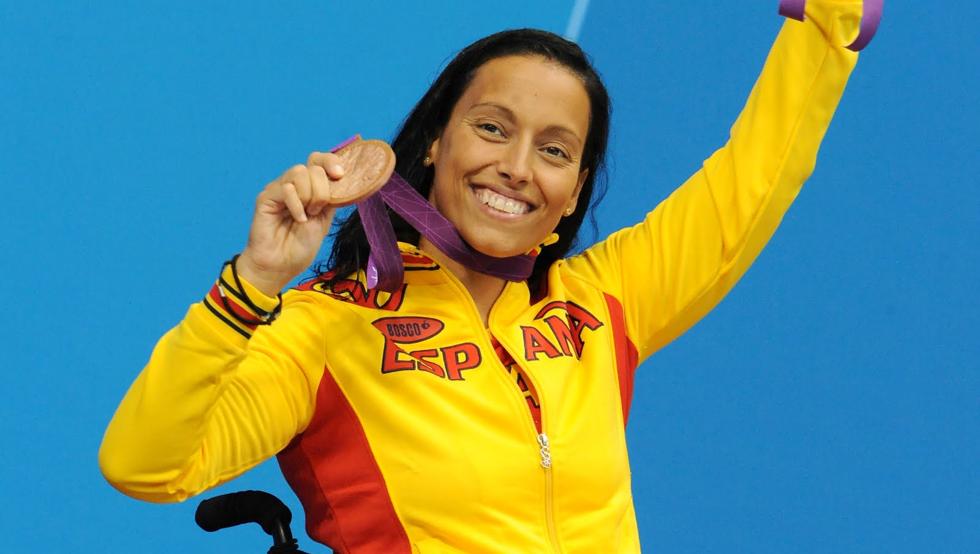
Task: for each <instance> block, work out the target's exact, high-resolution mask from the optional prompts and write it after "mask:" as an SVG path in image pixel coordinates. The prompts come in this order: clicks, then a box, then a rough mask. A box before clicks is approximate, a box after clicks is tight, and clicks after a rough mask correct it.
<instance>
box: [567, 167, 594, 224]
mask: <svg viewBox="0 0 980 554" xmlns="http://www.w3.org/2000/svg"><path fill="white" fill-rule="evenodd" d="M588 178H589V170H588V169H583V170H582V171H581V172H579V174H578V182H577V183H575V190H574V191H573V192H572V197H571V198H570V199H569V200H568V206H566V207H565V213H566V214H567V215H572V214H573V213H575V208H576V207H578V195H579V193H581V192H582V185H584V184H585V180H586V179H588Z"/></svg>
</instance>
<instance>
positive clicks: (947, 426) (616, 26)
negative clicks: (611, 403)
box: [0, 0, 980, 554]
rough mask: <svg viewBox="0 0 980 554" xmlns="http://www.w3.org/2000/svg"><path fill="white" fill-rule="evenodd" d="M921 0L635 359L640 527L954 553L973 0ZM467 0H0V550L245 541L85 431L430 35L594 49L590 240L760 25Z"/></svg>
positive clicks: (978, 531)
mask: <svg viewBox="0 0 980 554" xmlns="http://www.w3.org/2000/svg"><path fill="white" fill-rule="evenodd" d="M945 4H946V3H927V2H889V3H888V5H887V6H886V11H885V19H884V22H883V24H882V28H881V30H880V32H879V35H878V37H877V38H876V39H875V41H874V43H873V44H872V45H871V46H870V47H869V48H868V50H867V51H866V52H865V54H864V55H863V56H862V60H861V63H860V64H859V67H858V70H857V72H856V73H855V74H854V77H853V79H852V81H851V83H850V85H849V89H848V91H847V93H846V94H845V96H844V100H843V102H842V104H841V107H840V110H839V112H838V114H837V116H836V119H835V121H834V123H833V125H832V126H831V128H830V131H829V133H828V135H827V138H826V141H825V143H824V147H823V149H822V151H821V156H820V160H819V163H818V167H817V170H816V172H815V174H814V175H813V177H812V178H811V180H810V182H809V184H808V185H807V187H806V188H805V189H804V192H803V193H802V194H801V196H800V198H799V200H798V201H797V204H796V205H795V206H794V207H793V209H792V210H791V211H790V213H789V214H788V216H787V217H786V219H785V221H784V223H783V225H782V227H781V229H780V231H779V232H778V233H777V234H776V237H775V238H774V239H773V241H772V242H771V244H770V246H769V247H768V248H767V250H766V251H765V252H764V253H763V254H762V256H760V258H759V260H758V262H757V263H756V265H755V266H754V267H753V268H752V269H751V270H750V271H749V272H748V274H747V275H746V277H745V278H744V279H743V281H742V282H741V283H740V284H739V285H738V286H737V287H736V288H735V290H734V291H733V293H732V294H731V295H730V296H729V298H728V299H726V300H725V301H724V302H723V303H722V304H721V305H720V306H719V307H718V308H717V309H716V310H715V311H714V312H713V313H711V314H710V315H709V316H708V317H707V318H706V319H705V320H704V321H703V322H702V323H700V324H699V325H698V326H697V327H695V328H694V329H693V330H692V331H691V332H689V333H688V334H686V335H685V336H684V337H682V338H681V339H679V340H678V341H676V342H675V343H674V344H672V345H670V346H669V347H667V348H666V349H664V350H663V351H662V352H660V353H659V354H658V355H656V356H655V357H654V358H652V359H651V360H650V361H649V362H648V363H646V364H645V365H644V366H642V367H641V368H640V370H639V372H638V381H637V385H636V392H635V399H634V408H633V414H632V418H631V422H630V427H629V429H628V435H629V437H628V438H629V443H630V446H631V459H632V465H633V478H634V485H633V487H634V493H635V497H636V508H637V514H638V519H639V523H640V531H641V535H642V540H643V543H644V546H645V548H646V549H647V550H649V551H652V552H661V553H711V552H717V553H731V552H773V553H783V552H806V553H818V552H820V553H822V552H833V553H841V552H890V553H894V552H916V553H921V552H931V553H947V552H948V553H962V552H978V551H980V526H978V525H977V522H978V521H980V472H978V471H977V467H978V462H980V433H978V428H980V362H978V355H980V336H978V331H977V329H978V327H977V325H978V317H977V313H978V308H980V300H978V299H980V295H978V292H977V289H978V287H977V274H978V269H980V253H978V248H977V237H978V236H980V221H978V219H980V202H978V200H977V196H976V191H977V188H978V185H980V182H978V177H977V176H978V175H980V156H978V153H980V132H978V130H977V127H978V123H980V110H978V108H977V105H978V103H977V101H976V98H977V91H978V89H980V87H978V84H980V78H978V72H977V67H978V66H980V59H978V58H980V56H978V53H980V47H978V38H977V37H978V36H980V34H978V33H977V31H976V28H975V23H976V21H978V20H980V8H978V7H977V5H976V4H975V3H963V4H961V5H958V6H956V9H955V11H954V10H953V9H950V8H947V7H946V5H945ZM490 6H491V5H490V4H487V3H477V2H458V1H449V0H441V1H429V2H426V3H425V4H415V5H406V4H405V3H397V2H390V3H385V2H344V3H341V2H326V1H321V2H312V1H306V2H289V3H280V4H273V3H268V2H254V1H239V2H224V3H218V2H215V3H206V5H202V3H192V2H177V3H175V2H140V3H132V2H118V1H104V2H99V3H88V5H79V4H78V3H68V2H65V3H59V2H47V1H37V2H31V3H23V2H17V3H15V2H6V1H4V2H0V186H2V189H0V190H2V198H3V200H4V204H3V210H2V214H3V215H2V217H0V225H2V232H0V245H2V251H0V252H2V255H0V263H2V264H3V267H2V271H0V276H2V279H3V281H2V288H0V290H2V292H3V296H4V298H5V302H4V304H5V311H4V316H3V317H2V323H0V325H2V333H0V337H2V340H3V345H4V348H3V350H4V352H6V353H7V354H6V355H5V356H4V360H3V362H2V375H3V379H4V381H5V386H3V387H2V388H0V421H2V422H3V429H4V435H5V441H4V444H3V446H2V448H0V479H2V488H0V491H2V494H3V498H4V502H2V503H0V551H4V552H24V551H29V550H31V549H33V548H36V549H37V550H40V551H47V552H89V551H92V552H94V551H99V552H119V553H122V552H144V553H161V554H162V553H169V552H178V551H179V552H216V551H221V552H262V551H264V550H265V548H266V547H267V544H266V541H265V539H264V538H263V536H262V534H261V531H259V530H258V529H257V528H254V529H249V528H241V529H235V530H229V531H226V532H222V533H220V534H216V535H205V534H204V533H202V532H200V531H198V530H197V529H196V527H195V526H194V524H193V516H192V514H193V510H194V506H195V504H196V503H195V502H188V503H185V504H183V505H151V504H145V503H141V502H137V501H134V500H131V499H128V498H126V497H124V496H122V495H120V494H119V493H117V492H116V491H114V490H113V489H112V488H110V487H109V486H108V485H107V484H106V483H105V482H104V481H103V480H102V478H101V476H100V474H99V471H98V467H97V463H96V452H97V449H98V445H99V442H100V440H101V436H102V432H103V430H104V428H105V425H106V423H107V422H108V420H109V418H110V417H111V415H112V412H113V410H114V408H115V405H116V404H117V402H118V401H119V399H120V398H121V397H122V395H123V393H124V392H125V390H126V388H127V386H128V384H129V383H130V382H131V380H132V379H133V377H134V376H135V374H136V373H137V372H138V371H139V369H140V368H141V367H142V365H143V363H144V362H145V361H146V359H147V357H148V355H149V352H150V350H151V348H152V346H153V344H154V342H155V341H156V339H157V338H158V337H159V336H160V335H161V334H162V333H163V332H164V331H165V330H166V329H167V328H169V327H170V326H172V325H174V324H175V323H176V322H177V321H178V320H179V318H180V317H181V315H182V314H183V312H184V311H185V309H186V307H187V305H188V304H190V303H192V302H194V301H196V300H198V299H199V298H200V297H201V296H202V295H203V293H204V292H205V290H206V289H207V288H208V286H209V284H210V282H211V279H212V278H213V277H214V276H215V275H216V272H217V269H218V266H219V264H220V263H221V262H222V261H223V260H225V259H227V258H228V257H229V256H230V255H231V254H232V253H234V252H236V251H238V250H240V249H241V247H242V246H243V244H244V240H245V237H246V230H247V226H248V222H249V218H250V213H251V207H252V203H253V201H254V197H255V195H256V194H257V192H258V191H259V190H260V189H261V187H262V186H263V185H264V183H266V182H267V181H268V180H270V179H272V178H274V177H275V176H276V175H278V174H279V173H280V172H281V171H282V170H283V169H285V168H286V167H288V166H289V165H291V164H293V163H297V162H300V161H302V160H304V159H305V157H306V155H307V153H308V152H309V151H311V150H314V149H323V148H326V147H328V146H330V145H331V144H333V143H335V142H336V141H337V140H338V139H340V138H343V137H346V136H348V135H350V134H352V133H354V132H360V133H362V134H363V135H365V136H369V137H380V138H386V137H390V136H391V135H392V132H393V130H394V129H395V127H396V126H397V124H398V123H399V122H400V120H401V118H402V117H403V115H404V114H405V113H406V112H407V110H408V109H409V107H410V106H411V105H412V104H413V103H414V101H415V100H416V99H417V98H418V96H419V95H420V94H421V92H422V91H423V90H424V89H425V88H426V87H427V85H428V83H429V82H430V81H431V79H432V78H433V77H434V76H435V74H436V72H437V71H438V70H439V68H440V67H441V66H442V65H443V64H444V63H445V62H446V60H447V59H448V58H449V57H450V56H451V55H452V54H453V53H454V52H455V51H456V50H458V49H459V48H461V47H462V46H464V45H465V44H467V43H469V42H471V41H472V40H474V39H476V38H479V37H481V36H484V35H486V34H489V33H491V32H494V31H497V30H500V29H503V28H509V27H518V26H533V27H540V28H544V29H548V30H552V31H555V32H559V33H563V32H566V31H567V32H569V33H570V34H575V35H577V38H578V40H579V42H580V43H581V44H582V45H583V47H584V48H585V49H586V50H587V51H589V52H590V53H591V54H592V55H593V57H594V58H595V62H596V64H597V66H598V68H599V69H600V71H601V72H602V73H603V75H604V76H605V78H606V80H607V83H608V86H609V88H610V90H611V93H612V96H613V99H614V107H615V118H614V122H613V125H614V132H613V137H612V148H611V158H612V174H611V187H610V191H609V194H608V196H607V198H606V200H605V203H604V204H603V205H602V207H601V209H600V210H599V212H598V219H599V222H600V229H599V236H600V237H601V236H604V235H605V234H607V233H608V232H610V231H612V230H614V229H617V228H619V227H622V226H624V225H627V224H630V223H632V222H634V221H636V220H638V219H639V218H640V217H642V215H643V214H644V212H645V211H647V210H648V209H650V208H652V207H653V206H654V205H655V204H656V203H657V202H658V201H659V200H660V199H662V198H664V197H665V196H666V195H667V194H668V193H669V192H670V191H671V190H672V189H673V187H675V186H677V185H678V184H679V183H681V182H682V181H683V180H684V179H685V178H686V177H687V176H688V175H689V174H690V173H691V172H693V171H694V170H695V169H696V168H697V167H698V164H699V163H700V162H701V160H702V159H704V158H705V157H706V156H707V155H708V154H710V153H711V152H712V151H713V150H714V149H715V148H717V147H718V146H720V145H721V144H722V143H723V142H724V140H725V138H726V135H727V131H728V127H729V125H730V124H731V122H732V121H734V118H735V116H736V115H737V114H738V112H739V109H740V107H741V105H742V102H743V101H744V99H745V97H746V95H747V94H748V91H749V89H750V87H751V85H752V83H753V81H754V79H755V76H756V74H757V72H758V71H759V69H760V68H761V66H762V62H763V60H764V58H765V55H766V52H767V50H768V47H769V45H770V43H771V41H772V39H773V38H774V36H775V34H776V32H777V30H778V27H779V25H780V24H781V22H782V19H781V18H780V17H778V16H777V15H776V13H775V12H776V0H765V1H755V2H744V1H740V0H717V1H712V2H708V1H691V2H617V1H613V0H593V1H592V2H591V3H589V2H584V1H578V2H573V1H572V0H562V1H557V0H556V1H552V2H540V3H528V2H518V1H511V0H500V1H497V2H494V3H493V4H492V8H491V7H490ZM576 8H577V11H576ZM243 488H263V489H266V490H271V491H273V492H276V493H277V494H280V495H282V496H283V497H284V498H286V499H287V500H288V502H289V504H290V505H291V506H292V507H293V508H294V511H295V512H297V513H299V508H298V505H297V504H296V502H295V499H294V498H293V497H292V495H291V494H290V493H288V492H287V490H286V489H285V487H284V484H283V481H282V479H281V477H280V476H279V475H278V470H277V468H276V467H275V465H274V464H265V465H264V466H262V467H260V468H259V469H257V470H255V471H253V472H251V473H249V474H248V475H246V476H244V477H243V478H242V479H240V480H238V481H235V482H233V483H232V484H230V485H229V486H226V487H223V488H222V489H221V491H229V490H237V489H243ZM298 519H299V520H300V523H301V521H302V517H301V516H300V517H298ZM298 527H300V528H301V525H299V526H298ZM304 538H305V537H304ZM303 543H304V544H305V545H306V546H307V547H308V549H309V550H310V551H323V550H325V549H322V548H321V549H319V550H317V549H316V548H314V546H313V545H312V544H311V543H310V541H309V540H305V541H303Z"/></svg>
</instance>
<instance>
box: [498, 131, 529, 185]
mask: <svg viewBox="0 0 980 554" xmlns="http://www.w3.org/2000/svg"><path fill="white" fill-rule="evenodd" d="M497 172H498V173H500V175H501V176H502V177H504V178H505V179H507V181H509V182H510V183H511V184H521V183H526V182H528V181H530V180H531V149H530V148H529V147H527V146H526V145H522V144H521V143H520V141H516V142H514V143H511V144H509V145H508V146H507V148H505V149H504V151H503V152H501V153H500V160H499V161H498V162H497Z"/></svg>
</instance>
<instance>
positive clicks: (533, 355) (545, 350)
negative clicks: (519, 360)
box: [521, 325, 568, 362]
mask: <svg viewBox="0 0 980 554" xmlns="http://www.w3.org/2000/svg"><path fill="white" fill-rule="evenodd" d="M521 330H522V331H524V359H525V360H527V361H529V362H533V361H535V360H537V359H538V355H539V354H544V355H545V356H547V357H549V358H557V357H558V356H561V355H562V353H561V352H559V351H558V349H557V348H555V345H553V344H551V343H550V342H549V341H548V339H546V338H545V337H544V334H542V333H541V331H538V330H537V328H535V327H525V326H523V325H522V326H521ZM565 355H566V356H567V355H568V354H567V353H566V354H565Z"/></svg>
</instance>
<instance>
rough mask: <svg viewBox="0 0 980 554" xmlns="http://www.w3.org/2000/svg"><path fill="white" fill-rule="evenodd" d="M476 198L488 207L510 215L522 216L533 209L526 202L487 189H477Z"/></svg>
mask: <svg viewBox="0 0 980 554" xmlns="http://www.w3.org/2000/svg"><path fill="white" fill-rule="evenodd" d="M476 197H477V198H478V199H479V200H480V202H483V203H484V204H486V205H487V206H490V207H491V208H493V209H495V210H499V211H501V212H505V213H509V214H514V215H521V214H526V213H527V212H529V211H530V210H531V207H530V206H528V204H527V203H526V202H521V201H520V200H514V199H513V198H507V197H506V196H504V195H502V194H497V193H496V192H494V191H492V190H490V189H487V188H479V189H477V191H476Z"/></svg>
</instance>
